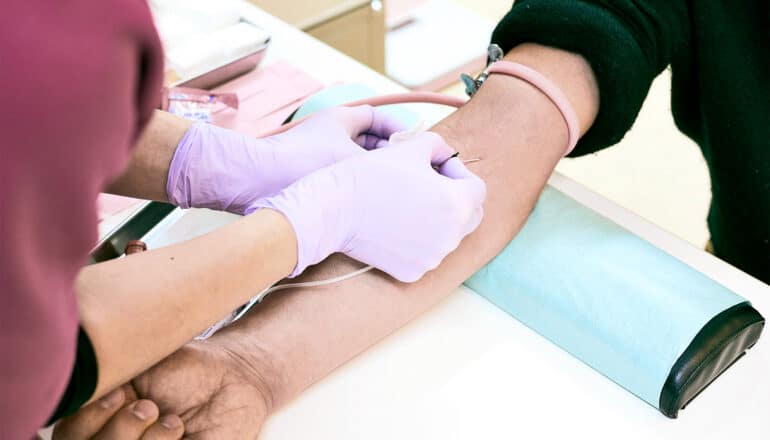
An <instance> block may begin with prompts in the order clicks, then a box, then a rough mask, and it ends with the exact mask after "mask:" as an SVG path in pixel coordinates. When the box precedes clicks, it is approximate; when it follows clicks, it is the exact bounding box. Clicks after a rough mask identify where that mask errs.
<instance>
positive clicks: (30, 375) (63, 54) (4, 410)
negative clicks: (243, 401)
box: [0, 0, 163, 439]
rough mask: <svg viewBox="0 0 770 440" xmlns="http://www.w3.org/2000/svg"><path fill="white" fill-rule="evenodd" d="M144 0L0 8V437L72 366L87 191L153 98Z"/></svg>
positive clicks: (43, 410) (118, 158) (151, 38)
mask: <svg viewBox="0 0 770 440" xmlns="http://www.w3.org/2000/svg"><path fill="white" fill-rule="evenodd" d="M162 64H163V58H162V52H161V46H160V41H159V40H158V36H157V34H156V32H155V28H154V25H153V23H152V19H151V16H150V12H149V9H148V7H147V4H146V2H145V1H144V0H47V1H46V0H13V1H9V2H3V10H2V14H0V90H2V92H0V136H2V141H1V142H2V146H1V147H0V232H1V235H0V289H2V290H0V297H1V298H2V302H1V303H0V353H1V355H2V358H1V359H0V439H24V438H31V437H33V436H34V433H35V431H36V430H37V429H38V428H39V427H41V426H42V424H44V423H45V422H46V420H47V419H48V417H50V416H51V414H52V413H53V411H54V409H55V407H56V405H57V403H58V401H59V399H60V398H61V396H62V393H63V391H64V389H65V387H66V385H67V381H68V379H69V376H70V372H71V371H72V366H73V359H74V354H75V348H76V338H77V334H78V307H77V301H76V297H75V292H74V288H73V285H74V281H75V277H76V275H77V273H78V270H79V269H80V268H81V267H82V266H83V265H84V264H85V263H86V262H87V257H88V252H89V250H90V249H91V247H92V246H93V245H94V244H95V242H96V239H97V212H96V196H97V194H98V193H99V192H100V191H101V190H103V189H104V188H105V185H106V184H107V183H108V182H109V181H110V180H111V179H113V178H115V177H116V176H117V175H118V174H119V173H120V172H121V170H122V169H123V168H124V166H125V165H126V163H127V160H128V159H129V155H130V152H131V148H132V145H133V143H134V141H135V140H136V138H137V136H138V134H139V133H140V131H141V129H142V127H143V126H144V125H145V124H146V123H147V121H148V120H149V118H150V117H151V115H152V112H153V108H154V107H156V104H157V103H158V102H159V97H160V93H159V91H160V87H161V81H162Z"/></svg>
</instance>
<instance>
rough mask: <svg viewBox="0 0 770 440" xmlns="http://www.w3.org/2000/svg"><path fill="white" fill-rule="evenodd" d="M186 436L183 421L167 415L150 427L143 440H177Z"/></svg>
mask: <svg viewBox="0 0 770 440" xmlns="http://www.w3.org/2000/svg"><path fill="white" fill-rule="evenodd" d="M182 435H184V424H182V419H180V418H179V417H178V416H175V415H171V414H169V415H165V416H163V417H161V418H160V419H158V421H157V422H156V423H155V424H153V425H152V426H150V427H149V428H148V429H147V430H146V431H145V432H144V435H143V436H142V440H177V439H180V438H182Z"/></svg>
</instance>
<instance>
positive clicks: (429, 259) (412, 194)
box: [246, 133, 486, 282]
mask: <svg viewBox="0 0 770 440" xmlns="http://www.w3.org/2000/svg"><path fill="white" fill-rule="evenodd" d="M453 153H454V151H453V149H452V148H451V147H449V146H448V145H447V144H446V143H445V142H444V140H443V139H442V138H441V136H439V135H437V134H435V133H422V134H419V135H417V136H415V137H413V138H411V139H409V140H405V141H402V142H398V143H396V144H393V145H390V146H387V147H385V148H381V149H377V150H375V151H370V152H366V153H364V154H360V155H356V156H353V157H351V158H350V159H347V160H345V161H342V162H339V163H337V164H335V165H332V166H330V167H327V168H324V169H322V170H319V171H316V172H315V173H313V174H310V175H308V176H306V177H304V178H303V179H301V180H299V181H297V182H296V183H294V184H292V185H291V186H289V187H288V188H286V189H285V190H283V191H282V192H281V193H280V194H278V195H276V196H274V197H270V198H267V199H262V200H259V201H257V202H256V203H255V204H254V205H252V206H251V207H250V208H248V209H247V210H246V213H247V214H248V213H250V212H253V211H255V210H257V209H260V208H269V209H274V210H276V211H279V212H281V213H283V215H284V216H285V217H286V218H287V219H288V220H289V222H290V223H291V224H292V226H293V227H294V231H295V233H296V234H297V242H298V258H297V266H296V268H295V269H294V272H293V273H292V275H291V276H292V277H293V276H297V275H299V274H300V273H302V272H303V271H304V270H305V268H307V267H308V266H310V265H313V264H316V263H318V262H320V261H322V260H323V259H325V258H326V257H327V256H329V255H330V254H332V253H335V252H342V253H345V254H347V255H348V256H350V257H352V258H355V259H357V260H359V261H361V262H363V263H366V264H369V265H371V266H374V267H376V268H378V269H380V270H382V271H384V272H386V273H388V274H389V275H391V276H392V277H394V278H396V279H398V280H400V281H404V282H412V281H416V280H418V279H419V278H421V277H422V276H423V275H424V274H425V272H427V271H429V270H431V269H434V268H435V267H436V266H438V265H439V263H441V260H443V259H444V257H446V255H447V254H449V253H450V252H451V251H453V250H454V249H455V248H457V246H458V245H459V244H460V241H461V240H462V239H463V237H465V236H466V235H468V234H469V233H471V232H472V231H473V230H475V229H476V228H477V227H478V225H479V223H480V222H481V218H482V216H483V210H482V204H483V202H484V198H485V197H486V185H485V184H484V181H482V180H481V179H480V178H479V177H478V176H476V175H475V174H473V173H471V172H470V171H469V170H468V169H467V168H466V167H465V165H464V164H463V163H462V161H461V160H460V159H458V158H452V159H450V157H451V156H452V154H453ZM439 164H440V166H439V168H438V171H437V170H435V169H434V168H433V166H435V165H439Z"/></svg>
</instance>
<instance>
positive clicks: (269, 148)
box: [166, 106, 403, 214]
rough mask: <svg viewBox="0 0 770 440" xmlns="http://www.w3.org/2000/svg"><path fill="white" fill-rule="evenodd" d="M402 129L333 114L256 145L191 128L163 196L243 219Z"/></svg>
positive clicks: (348, 111)
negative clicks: (263, 201) (259, 203)
mask: <svg viewBox="0 0 770 440" xmlns="http://www.w3.org/2000/svg"><path fill="white" fill-rule="evenodd" d="M402 129H403V128H402V126H401V124H400V123H399V122H398V121H397V120H395V119H393V118H390V117H387V116H386V115H385V114H383V113H381V112H377V111H375V110H374V109H373V108H372V107H369V106H361V107H355V108H344V107H340V108H333V109H329V110H326V111H323V112H321V113H319V114H317V115H315V116H313V117H312V118H310V119H308V120H307V121H305V122H303V123H302V124H300V125H298V126H296V127H294V128H292V129H291V130H288V131H286V132H284V133H281V134H278V135H275V136H271V137H268V138H263V139H255V138H251V137H248V136H245V135H242V134H240V133H237V132H234V131H230V130H226V129H223V128H219V127H215V126H212V125H208V124H203V123H198V124H194V125H193V126H192V127H191V128H190V129H189V130H188V131H187V133H185V135H184V137H183V138H182V140H181V141H180V142H179V145H178V146H177V149H176V151H175V153H174V157H173V159H172V161H171V165H170V167H169V174H168V180H167V181H166V192H167V195H168V200H169V202H170V203H172V204H174V205H177V206H179V207H182V208H191V207H195V208H211V209H217V210H223V211H230V212H234V213H236V214H243V211H244V209H246V207H248V206H249V205H250V204H252V203H253V202H254V201H255V200H257V199H260V198H263V197H267V196H271V195H274V194H276V193H278V192H279V191H281V190H282V189H284V188H285V187H287V186H288V185H290V184H292V183H294V182H295V181H297V180H298V179H300V178H301V177H303V176H305V175H307V174H309V173H312V172H313V171H315V170H317V169H320V168H324V167H326V166H329V165H331V164H333V163H336V162H339V161H341V160H343V159H346V158H348V157H350V156H352V155H354V154H357V153H363V152H364V151H365V149H373V148H377V147H380V146H382V145H385V144H386V143H387V140H388V138H389V137H390V135H391V134H393V133H394V132H397V131H401V130H402Z"/></svg>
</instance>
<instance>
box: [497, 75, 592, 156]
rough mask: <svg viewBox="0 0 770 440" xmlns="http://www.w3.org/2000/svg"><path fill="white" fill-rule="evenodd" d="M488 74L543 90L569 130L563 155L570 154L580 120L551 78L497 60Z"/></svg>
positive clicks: (573, 147)
mask: <svg viewBox="0 0 770 440" xmlns="http://www.w3.org/2000/svg"><path fill="white" fill-rule="evenodd" d="M488 72H489V74H490V75H492V74H494V73H499V74H503V75H508V76H513V77H516V78H519V79H521V80H523V81H526V82H528V83H529V84H531V85H532V86H534V87H535V88H536V89H538V90H540V91H541V92H543V94H544V95H545V96H547V97H548V99H550V100H551V102H553V103H554V105H556V108H558V109H559V112H561V115H562V117H563V118H564V122H566V123H567V131H568V132H569V142H568V144H567V152H566V153H565V154H564V155H565V156H566V155H568V154H570V153H571V152H572V150H574V149H575V145H577V143H578V140H579V139H580V122H579V121H578V117H577V114H576V113H575V109H574V108H573V107H572V104H571V103H570V102H569V99H567V96H566V95H564V92H562V91H561V89H559V87H558V86H557V85H556V84H554V83H553V82H552V81H551V80H549V79H548V78H546V77H545V76H544V75H543V74H542V73H540V72H538V71H536V70H534V69H532V68H530V67H527V66H525V65H523V64H519V63H512V62H510V61H498V62H496V63H493V64H492V65H491V66H489V70H488Z"/></svg>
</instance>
